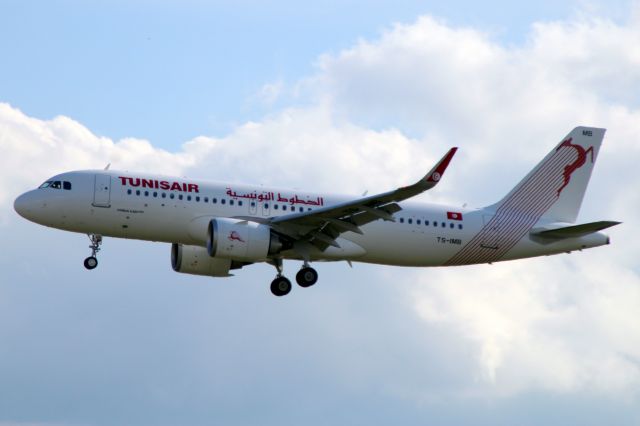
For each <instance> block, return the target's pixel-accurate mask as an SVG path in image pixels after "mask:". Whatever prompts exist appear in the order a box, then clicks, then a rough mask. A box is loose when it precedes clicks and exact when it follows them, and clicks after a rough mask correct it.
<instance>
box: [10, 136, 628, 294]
mask: <svg viewBox="0 0 640 426" xmlns="http://www.w3.org/2000/svg"><path fill="white" fill-rule="evenodd" d="M604 133H605V129H598V128H592V127H576V128H575V129H574V130H573V131H571V133H569V135H567V137H565V138H564V139H562V141H561V142H560V143H559V144H558V145H557V146H556V147H555V148H553V149H552V150H551V152H550V153H549V154H548V155H547V156H546V157H545V158H544V159H543V160H542V162H540V164H538V165H537V166H536V167H535V168H534V169H533V170H532V171H531V172H530V173H529V174H528V175H527V176H526V177H525V178H524V179H523V180H522V181H521V182H520V183H519V184H518V185H517V186H516V187H515V188H514V189H512V190H511V191H510V192H509V193H508V194H507V195H506V196H505V197H504V198H503V199H502V200H500V201H498V202H497V203H495V204H492V205H490V206H488V207H484V208H481V209H466V208H460V207H451V206H441V205H434V204H427V203H417V202H406V201H405V200H408V199H409V198H412V197H414V196H416V195H418V194H420V193H422V192H424V191H426V190H428V189H431V188H433V187H434V186H436V184H437V183H438V182H439V181H440V180H441V178H442V175H443V174H444V171H445V169H446V168H447V166H448V165H449V162H450V161H451V159H452V158H453V156H454V154H455V152H456V150H457V148H452V149H451V150H450V151H449V152H448V153H447V154H446V155H445V156H444V157H443V158H442V159H441V160H440V161H439V162H438V163H437V164H436V165H435V167H433V169H431V170H430V171H429V173H427V174H426V176H424V177H423V178H422V179H420V180H419V181H418V182H416V183H414V184H413V185H409V186H405V187H402V188H398V189H395V190H393V191H389V192H384V193H381V194H378V195H373V196H367V197H363V198H353V197H348V196H344V195H329V194H315V193H309V192H304V191H298V190H287V189H278V188H264V187H261V186H245V185H239V184H229V183H211V182H205V181H200V180H192V179H185V178H174V177H165V176H155V175H149V174H139V173H130V172H117V171H109V170H87V171H73V172H68V173H62V174H59V175H57V176H54V177H52V178H50V179H48V180H47V181H46V182H45V183H43V184H42V185H41V186H40V187H39V188H38V189H35V190H32V191H29V192H26V193H25V194H22V195H20V196H19V197H18V198H17V199H16V200H15V203H14V208H15V210H16V211H17V212H18V213H19V214H20V215H21V216H23V217H24V218H26V219H28V220H30V221H33V222H35V223H39V224H41V225H45V226H50V227H53V228H58V229H63V230H66V231H73V232H80V233H85V234H88V235H89V238H90V239H91V246H90V248H91V250H92V254H91V256H90V257H88V258H86V259H85V261H84V265H85V267H86V268H87V269H94V268H95V267H96V266H97V265H98V261H97V259H96V253H97V252H98V251H99V250H100V245H101V243H102V237H103V236H109V237H118V238H133V239H139V240H148V241H162V242H167V243H171V244H172V246H171V265H172V267H173V269H174V270H175V271H177V272H183V273H187V274H196V275H207V276H212V277H228V276H231V275H230V273H229V272H230V271H231V270H234V269H240V268H242V267H244V266H247V265H250V264H252V263H256V262H268V263H270V264H272V265H273V266H275V268H276V270H277V276H276V278H275V279H274V280H273V282H272V283H271V292H272V293H273V294H274V295H276V296H284V295H286V294H287V293H289V291H291V282H290V281H289V280H288V279H287V278H286V277H285V276H284V275H282V272H283V260H284V259H294V260H299V261H302V268H301V269H300V271H299V272H298V273H297V274H296V281H297V283H298V284H299V285H300V286H302V287H309V286H311V285H313V284H315V283H316V281H317V279H318V274H317V272H316V271H315V269H313V268H311V267H310V266H309V263H310V262H312V261H337V260H346V261H349V262H351V261H357V262H368V263H378V264H385V265H399V266H454V265H470V264H477V263H492V262H497V261H502V260H512V259H520V258H526V257H534V256H543V255H550V254H557V253H564V252H571V251H573V250H582V249H586V248H591V247H597V246H601V245H604V244H609V237H607V236H606V235H605V234H603V233H601V232H599V231H601V230H603V229H605V228H608V227H610V226H613V225H617V224H618V223H619V222H611V221H600V222H592V223H585V224H576V223H575V221H576V217H577V215H578V210H579V209H580V205H581V203H582V199H583V197H584V193H585V190H586V188H587V184H588V182H589V178H590V176H591V171H592V169H593V165H594V163H595V160H596V157H597V154H598V150H599V148H600V145H601V143H602V139H603V137H604Z"/></svg>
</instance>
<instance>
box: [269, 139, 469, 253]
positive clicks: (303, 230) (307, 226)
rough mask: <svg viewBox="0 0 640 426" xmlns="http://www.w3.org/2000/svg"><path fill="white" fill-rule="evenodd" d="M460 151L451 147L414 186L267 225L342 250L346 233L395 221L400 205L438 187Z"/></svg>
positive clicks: (286, 217) (299, 237) (291, 215)
mask: <svg viewBox="0 0 640 426" xmlns="http://www.w3.org/2000/svg"><path fill="white" fill-rule="evenodd" d="M457 149H458V148H451V149H450V150H449V152H447V154H446V155H445V156H444V157H442V159H441V160H440V161H439V162H438V163H437V164H436V165H435V166H434V167H433V168H432V169H431V170H430V171H429V173H427V174H426V175H425V176H424V177H423V178H422V179H420V180H419V181H418V182H416V183H414V184H412V185H408V186H404V187H401V188H398V189H395V190H393V191H388V192H384V193H382V194H377V195H372V196H369V197H364V198H360V199H357V200H353V201H347V202H344V203H340V204H336V205H333V206H327V207H323V208H319V209H315V210H312V211H307V212H303V213H294V214H289V215H285V216H278V217H275V218H272V219H270V220H269V221H268V224H269V225H270V226H271V227H272V229H274V230H275V231H276V232H279V233H281V234H284V235H286V236H288V237H290V238H293V239H295V240H302V241H308V242H310V243H311V244H313V245H314V246H315V247H317V248H318V249H320V250H325V249H326V248H327V247H328V246H334V247H339V245H338V243H336V241H335V240H336V238H338V237H339V236H340V234H342V233H344V232H348V231H351V232H356V233H358V234H362V233H363V232H362V230H361V229H360V226H362V225H365V224H367V223H369V222H373V221H375V220H378V219H382V220H390V221H395V219H394V218H393V214H394V213H397V212H399V211H400V210H402V208H401V207H400V206H399V205H398V204H397V203H398V202H400V201H403V200H406V199H408V198H411V197H414V196H416V195H418V194H421V193H422V192H424V191H426V190H428V189H431V188H433V187H434V186H436V185H437V184H438V182H439V181H440V179H441V178H442V175H443V174H444V171H445V170H446V168H447V166H448V165H449V162H450V161H451V159H452V158H453V156H454V154H455V153H456V151H457Z"/></svg>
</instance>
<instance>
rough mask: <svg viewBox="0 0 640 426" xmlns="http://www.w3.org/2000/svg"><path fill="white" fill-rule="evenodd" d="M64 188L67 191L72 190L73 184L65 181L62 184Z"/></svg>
mask: <svg viewBox="0 0 640 426" xmlns="http://www.w3.org/2000/svg"><path fill="white" fill-rule="evenodd" d="M62 188H63V189H66V190H67V191H69V190H71V182H67V181H66V180H65V181H64V182H62Z"/></svg>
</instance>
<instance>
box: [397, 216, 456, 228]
mask: <svg viewBox="0 0 640 426" xmlns="http://www.w3.org/2000/svg"><path fill="white" fill-rule="evenodd" d="M400 223H404V218H403V217H401V218H400ZM407 223H408V224H409V225H411V224H413V219H411V218H409V219H407ZM421 224H422V220H420V219H416V225H421ZM429 225H431V226H433V227H434V228H435V227H437V226H438V222H437V221H435V220H434V221H433V222H429V221H428V220H425V221H424V226H429ZM440 226H441V227H442V228H446V227H447V224H446V222H440ZM455 227H456V225H455V224H453V223H449V228H451V229H454V228H455ZM458 229H462V224H461V223H459V224H458Z"/></svg>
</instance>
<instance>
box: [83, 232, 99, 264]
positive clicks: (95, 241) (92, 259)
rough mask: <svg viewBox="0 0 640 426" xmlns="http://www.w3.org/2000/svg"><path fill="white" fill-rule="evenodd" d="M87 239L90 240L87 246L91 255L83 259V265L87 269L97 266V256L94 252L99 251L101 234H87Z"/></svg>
mask: <svg viewBox="0 0 640 426" xmlns="http://www.w3.org/2000/svg"><path fill="white" fill-rule="evenodd" d="M89 239H90V240H91V245H90V246H89V248H90V249H91V256H89V257H87V258H86V259H85V260H84V267H85V268H87V269H88V270H92V269H95V268H96V266H98V258H97V257H96V254H97V253H98V252H99V251H100V245H101V244H102V235H96V234H89Z"/></svg>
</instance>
